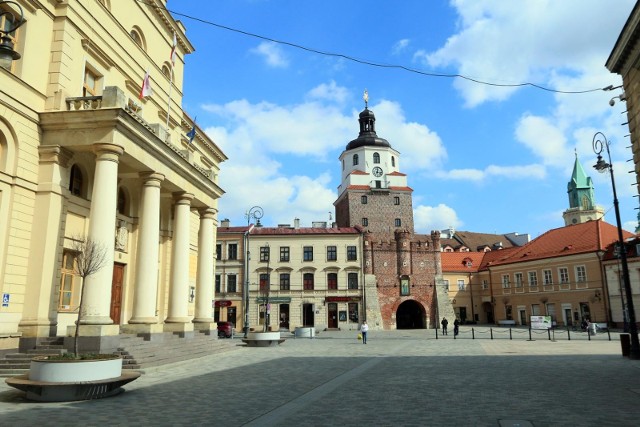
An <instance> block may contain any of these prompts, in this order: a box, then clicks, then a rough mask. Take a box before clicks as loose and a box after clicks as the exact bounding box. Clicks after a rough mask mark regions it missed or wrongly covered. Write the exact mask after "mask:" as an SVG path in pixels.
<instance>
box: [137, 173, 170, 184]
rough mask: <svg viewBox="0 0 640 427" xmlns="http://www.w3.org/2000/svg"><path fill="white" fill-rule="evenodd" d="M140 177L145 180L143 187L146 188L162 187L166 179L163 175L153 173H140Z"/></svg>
mask: <svg viewBox="0 0 640 427" xmlns="http://www.w3.org/2000/svg"><path fill="white" fill-rule="evenodd" d="M138 176H139V177H140V178H142V179H143V180H144V183H143V184H142V185H144V186H146V187H160V185H161V184H162V181H164V178H165V176H164V175H163V174H161V173H158V172H153V171H147V172H140V173H139V174H138Z"/></svg>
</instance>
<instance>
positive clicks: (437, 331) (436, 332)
mask: <svg viewBox="0 0 640 427" xmlns="http://www.w3.org/2000/svg"><path fill="white" fill-rule="evenodd" d="M436 339H438V328H436Z"/></svg>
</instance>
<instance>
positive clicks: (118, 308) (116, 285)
mask: <svg viewBox="0 0 640 427" xmlns="http://www.w3.org/2000/svg"><path fill="white" fill-rule="evenodd" d="M123 282H124V264H117V263H115V264H113V279H112V280H111V320H113V324H114V325H119V324H120V315H121V314H122V283H123Z"/></svg>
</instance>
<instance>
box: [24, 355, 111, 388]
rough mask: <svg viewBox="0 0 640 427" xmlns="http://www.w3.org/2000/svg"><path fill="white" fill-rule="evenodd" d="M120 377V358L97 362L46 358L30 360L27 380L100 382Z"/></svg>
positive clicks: (98, 360)
mask: <svg viewBox="0 0 640 427" xmlns="http://www.w3.org/2000/svg"><path fill="white" fill-rule="evenodd" d="M120 375H122V358H120V356H113V357H112V358H105V359H97V360H73V359H69V360H49V358H48V357H47V356H39V357H34V358H33V359H31V366H30V367H29V379H30V380H31V381H42V382H48V383H69V382H81V381H102V380H107V379H110V378H118V377H119V376H120Z"/></svg>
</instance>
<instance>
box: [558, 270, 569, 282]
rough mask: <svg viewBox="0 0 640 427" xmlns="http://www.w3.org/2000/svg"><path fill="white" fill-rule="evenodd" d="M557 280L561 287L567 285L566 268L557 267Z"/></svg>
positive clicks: (567, 272)
mask: <svg viewBox="0 0 640 427" xmlns="http://www.w3.org/2000/svg"><path fill="white" fill-rule="evenodd" d="M558 280H560V284H561V285H566V284H568V283H569V268H568V267H558Z"/></svg>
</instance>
